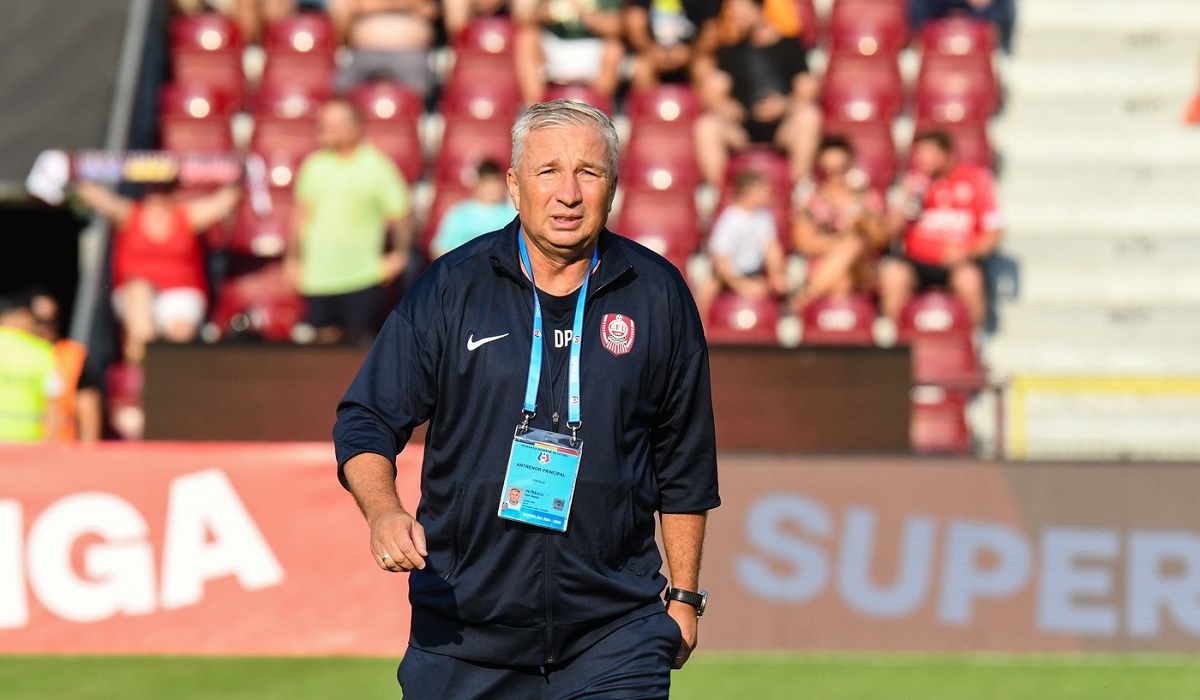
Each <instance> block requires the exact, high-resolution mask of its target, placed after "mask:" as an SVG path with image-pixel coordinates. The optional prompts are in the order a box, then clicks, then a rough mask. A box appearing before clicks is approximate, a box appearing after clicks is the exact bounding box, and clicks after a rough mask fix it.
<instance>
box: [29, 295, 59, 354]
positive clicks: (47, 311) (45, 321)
mask: <svg viewBox="0 0 1200 700" xmlns="http://www.w3.org/2000/svg"><path fill="white" fill-rule="evenodd" d="M32 307H33V318H34V323H35V328H34V333H35V334H36V335H37V336H38V337H39V338H42V339H43V340H46V341H49V342H51V343H53V342H54V341H56V340H58V302H56V301H55V300H54V299H53V298H52V297H47V296H41V295H39V296H36V297H34V298H33V304H32Z"/></svg>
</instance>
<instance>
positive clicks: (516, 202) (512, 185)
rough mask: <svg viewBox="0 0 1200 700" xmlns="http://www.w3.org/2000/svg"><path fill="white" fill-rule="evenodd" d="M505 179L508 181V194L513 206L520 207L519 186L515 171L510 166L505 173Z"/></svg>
mask: <svg viewBox="0 0 1200 700" xmlns="http://www.w3.org/2000/svg"><path fill="white" fill-rule="evenodd" d="M506 179H507V181H508V196H509V197H512V203H513V207H514V208H516V209H520V208H521V188H520V187H518V186H517V171H516V170H513V169H512V168H509V169H508V174H507V175H506Z"/></svg>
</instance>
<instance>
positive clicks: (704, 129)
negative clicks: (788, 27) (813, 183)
mask: <svg viewBox="0 0 1200 700" xmlns="http://www.w3.org/2000/svg"><path fill="white" fill-rule="evenodd" d="M717 27H718V29H717V36H718V39H717V46H718V48H717V49H716V50H715V52H703V53H701V54H700V55H698V56H697V57H696V61H695V69H694V75H695V79H696V86H697V90H698V92H699V95H700V99H701V101H702V102H703V103H704V105H705V107H706V108H707V113H706V114H704V115H702V116H701V117H700V119H698V120H697V121H696V130H697V137H698V144H699V151H698V152H697V159H698V160H699V163H700V169H701V172H702V174H703V175H704V179H705V180H706V181H707V182H708V184H710V185H712V186H713V187H719V186H720V184H721V181H722V179H723V178H724V176H725V165H726V163H727V162H728V159H729V153H730V151H740V150H742V149H744V148H745V147H746V146H747V145H749V144H751V143H765V144H772V145H774V146H776V147H777V148H780V149H782V150H783V151H785V152H786V153H787V154H788V162H789V164H790V167H791V175H792V179H793V180H797V181H799V180H803V179H806V178H808V177H809V174H810V171H811V169H812V159H813V155H814V153H815V151H816V147H817V143H818V142H819V140H820V135H821V110H820V108H819V107H818V106H817V103H816V97H817V89H818V85H817V82H816V81H815V80H814V79H813V77H812V76H811V75H810V74H809V72H808V62H807V58H806V56H805V47H804V45H803V43H802V42H801V40H800V39H799V38H798V37H789V36H785V35H784V34H783V33H782V32H781V31H780V30H779V29H778V28H777V27H776V26H775V24H773V23H772V21H771V20H770V19H769V18H768V17H767V15H766V13H765V11H764V9H763V0H725V2H724V4H723V5H722V6H721V15H720V18H719V19H718V24H717Z"/></svg>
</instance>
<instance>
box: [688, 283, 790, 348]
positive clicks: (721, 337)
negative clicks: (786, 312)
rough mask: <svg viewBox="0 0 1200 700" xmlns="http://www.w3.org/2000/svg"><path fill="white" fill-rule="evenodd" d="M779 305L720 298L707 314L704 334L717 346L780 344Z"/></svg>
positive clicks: (763, 301) (759, 301) (730, 296)
mask: <svg viewBox="0 0 1200 700" xmlns="http://www.w3.org/2000/svg"><path fill="white" fill-rule="evenodd" d="M779 318H780V307H779V302H777V301H775V300H773V299H758V300H753V299H746V298H744V297H740V296H738V295H736V294H722V295H720V296H718V297H717V298H716V300H714V301H713V304H712V308H711V309H710V310H709V312H708V317H707V319H706V324H705V327H704V330H705V333H706V334H707V335H708V341H709V342H710V343H715V344H718V345H721V344H726V345H776V344H778V342H779V334H778V324H779Z"/></svg>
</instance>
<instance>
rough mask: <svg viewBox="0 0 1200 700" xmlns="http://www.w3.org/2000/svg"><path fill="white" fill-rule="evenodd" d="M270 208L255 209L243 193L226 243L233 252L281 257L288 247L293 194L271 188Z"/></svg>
mask: <svg viewBox="0 0 1200 700" xmlns="http://www.w3.org/2000/svg"><path fill="white" fill-rule="evenodd" d="M269 199H270V211H267V212H261V213H260V212H256V211H255V210H254V202H253V200H252V199H251V197H250V195H249V194H248V193H243V194H242V200H241V202H240V203H239V204H238V210H237V216H236V217H235V219H234V222H233V232H232V234H231V235H230V236H229V239H228V240H227V241H226V243H225V247H226V249H228V250H229V251H230V252H233V253H239V254H242V255H251V256H254V257H260V258H278V257H281V256H282V255H283V254H284V252H285V251H286V250H287V244H288V240H289V239H290V231H289V227H290V225H291V215H292V193H291V192H290V191H287V190H272V191H271V193H270V197H269Z"/></svg>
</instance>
